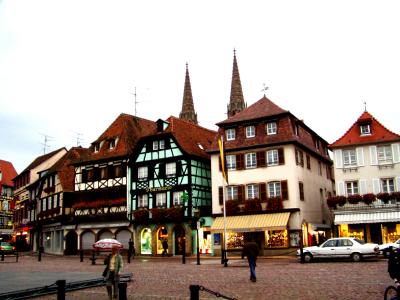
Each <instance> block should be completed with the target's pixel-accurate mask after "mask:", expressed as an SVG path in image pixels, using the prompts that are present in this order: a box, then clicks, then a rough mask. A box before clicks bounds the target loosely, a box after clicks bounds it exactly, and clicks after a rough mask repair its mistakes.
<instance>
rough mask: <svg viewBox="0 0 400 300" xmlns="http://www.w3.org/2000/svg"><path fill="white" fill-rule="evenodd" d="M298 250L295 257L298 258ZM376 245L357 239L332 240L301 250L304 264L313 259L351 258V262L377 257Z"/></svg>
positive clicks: (377, 248)
mask: <svg viewBox="0 0 400 300" xmlns="http://www.w3.org/2000/svg"><path fill="white" fill-rule="evenodd" d="M300 253H301V251H300V249H298V250H297V255H298V256H299V257H300ZM378 254H379V246H378V244H371V243H365V242H364V241H362V240H360V239H357V238H350V237H349V238H348V237H342V238H332V239H329V240H327V241H325V242H324V243H322V244H321V245H319V246H312V247H305V248H303V258H304V262H311V261H312V260H313V259H314V258H332V259H333V258H351V259H352V260H353V261H361V260H362V259H363V258H366V257H377V256H378Z"/></svg>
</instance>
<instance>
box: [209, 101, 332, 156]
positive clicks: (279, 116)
mask: <svg viewBox="0 0 400 300" xmlns="http://www.w3.org/2000/svg"><path fill="white" fill-rule="evenodd" d="M267 120H278V134H276V135H267V134H265V124H266V121H267ZM249 124H253V125H255V126H256V137H254V138H251V139H248V138H245V133H244V130H245V126H247V125H249ZM217 125H218V126H219V127H220V128H219V130H218V135H217V136H216V137H215V139H214V141H213V143H212V145H211V147H210V148H209V150H208V152H210V153H213V152H218V151H219V148H218V136H223V135H224V130H225V129H226V128H231V127H235V128H236V130H237V132H236V139H235V140H232V141H225V143H224V146H225V150H226V151H227V152H230V151H237V150H243V149H251V148H257V147H266V146H274V145H283V144H288V143H296V144H298V145H301V146H302V147H303V148H306V149H308V150H310V151H312V152H314V153H315V154H317V155H319V156H320V157H323V158H324V159H326V160H328V161H331V159H330V158H329V155H328V154H327V151H326V147H327V145H328V142H326V141H325V140H324V139H323V138H321V137H320V136H319V135H317V134H316V133H315V132H314V131H313V130H312V129H310V128H309V127H308V126H307V125H305V124H304V123H303V121H301V120H299V119H297V118H296V117H295V116H294V115H292V114H291V113H290V112H289V111H287V110H284V109H282V108H280V107H279V106H278V105H276V104H275V103H273V102H272V101H271V100H269V99H268V98H267V97H265V96H264V97H262V98H261V99H260V100H259V101H257V102H256V103H254V104H252V105H251V106H249V107H247V108H246V109H244V110H243V111H241V112H239V113H237V114H236V115H234V116H233V117H231V118H228V119H226V120H224V121H222V122H219V123H217ZM295 125H298V128H299V135H296V134H295V131H294V127H295ZM316 139H318V140H319V141H320V142H321V147H319V149H317V148H316V147H315V140H316ZM324 148H325V149H324ZM324 150H325V151H324Z"/></svg>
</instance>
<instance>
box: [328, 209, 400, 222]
mask: <svg viewBox="0 0 400 300" xmlns="http://www.w3.org/2000/svg"><path fill="white" fill-rule="evenodd" d="M384 222H400V211H383V212H370V213H367V212H359V213H355V212H353V213H347V214H335V225H339V224H363V223H384Z"/></svg>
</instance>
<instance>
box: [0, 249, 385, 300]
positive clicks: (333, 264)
mask: <svg viewBox="0 0 400 300" xmlns="http://www.w3.org/2000/svg"><path fill="white" fill-rule="evenodd" d="M124 262H125V268H124V273H129V272H132V273H133V281H132V282H130V283H129V284H128V288H127V295H128V299H144V300H150V299H190V291H189V286H190V285H191V284H196V285H201V286H204V287H205V288H207V289H209V290H212V291H215V292H218V293H220V294H222V295H224V296H228V297H230V298H236V299H274V300H275V299H277V300H279V299H304V300H306V299H307V300H308V299H310V300H313V299H364V300H369V299H371V300H373V299H382V298H383V292H384V290H385V287H386V286H388V285H389V284H391V280H390V278H389V275H388V273H387V260H385V259H381V258H380V259H378V260H372V261H365V262H361V263H354V262H350V261H324V262H316V263H310V264H301V263H299V262H298V260H297V259H296V257H293V256H282V257H268V258H260V259H259V260H258V262H257V270H256V271H257V282H255V283H253V282H251V281H250V280H249V269H248V266H247V261H246V260H242V259H240V258H239V257H231V260H230V261H229V263H228V267H224V266H223V265H221V263H220V259H219V258H217V257H214V258H203V257H202V258H201V261H200V263H201V264H200V265H197V263H196V257H190V258H187V259H186V263H185V264H182V259H181V257H163V258H161V257H160V258H158V257H157V258H154V257H152V258H147V257H135V259H133V260H131V262H130V263H128V262H127V260H126V257H124ZM103 268H104V266H103V264H102V261H101V260H100V259H99V260H97V261H96V264H95V265H92V263H91V261H90V260H89V258H88V257H85V258H84V261H83V262H80V259H79V257H78V256H75V257H61V256H48V255H44V256H43V257H42V259H41V261H40V262H39V261H38V258H37V256H33V255H21V256H20V257H19V260H18V262H15V259H12V258H11V257H7V258H6V259H5V260H4V261H2V262H0V292H1V293H3V292H7V291H13V290H18V289H27V288H33V287H39V286H46V285H51V284H53V283H55V281H56V280H62V279H65V280H66V281H67V282H70V281H78V280H86V279H92V278H98V277H100V276H101V273H102V271H103ZM34 299H57V296H56V295H55V294H54V295H49V296H42V297H36V298H34ZM66 299H96V300H102V299H107V295H106V289H105V287H96V288H89V289H85V290H80V291H75V292H69V293H67V294H66ZM200 299H222V298H216V297H215V296H214V295H212V294H209V293H206V292H204V291H200Z"/></svg>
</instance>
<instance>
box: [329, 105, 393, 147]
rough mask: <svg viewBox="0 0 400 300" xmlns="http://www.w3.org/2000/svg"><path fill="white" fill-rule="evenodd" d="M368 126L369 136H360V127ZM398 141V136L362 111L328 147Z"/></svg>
mask: <svg viewBox="0 0 400 300" xmlns="http://www.w3.org/2000/svg"><path fill="white" fill-rule="evenodd" d="M368 123H369V124H370V130H371V134H369V135H361V134H360V125H361V124H368ZM396 141H400V135H398V134H396V133H394V132H391V131H390V130H388V129H387V128H386V127H385V126H383V125H382V124H381V123H379V121H378V120H377V119H375V118H374V117H373V116H372V115H371V114H370V113H369V112H367V111H364V112H363V113H362V114H361V116H360V117H359V118H358V119H357V121H356V122H355V123H354V124H353V125H352V126H351V127H350V128H349V130H347V132H346V133H345V134H344V135H343V136H342V137H341V138H339V139H338V140H336V141H335V142H333V143H332V144H330V145H329V147H330V148H338V147H345V146H350V145H361V144H376V143H387V142H396Z"/></svg>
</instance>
